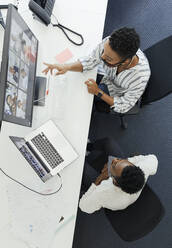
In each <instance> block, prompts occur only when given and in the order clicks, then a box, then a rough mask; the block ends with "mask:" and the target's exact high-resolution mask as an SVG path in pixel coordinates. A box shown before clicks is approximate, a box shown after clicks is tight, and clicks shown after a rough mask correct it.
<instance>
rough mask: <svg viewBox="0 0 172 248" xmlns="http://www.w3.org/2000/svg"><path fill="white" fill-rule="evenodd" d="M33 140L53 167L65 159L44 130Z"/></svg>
mask: <svg viewBox="0 0 172 248" xmlns="http://www.w3.org/2000/svg"><path fill="white" fill-rule="evenodd" d="M31 141H32V143H33V144H34V145H35V147H36V148H37V149H38V151H39V152H40V153H41V155H42V156H43V157H44V159H45V160H46V161H47V163H48V164H49V165H50V167H51V168H52V169H54V168H55V167H56V166H58V165H59V164H61V163H62V162H63V161H64V159H63V158H62V157H61V156H60V154H59V153H58V152H57V150H56V149H55V148H54V146H53V145H52V144H51V143H50V141H49V140H48V139H47V137H46V136H45V134H44V133H43V132H41V133H40V134H38V135H37V136H35V137H34V138H32V139H31Z"/></svg>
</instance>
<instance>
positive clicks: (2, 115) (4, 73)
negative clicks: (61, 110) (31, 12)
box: [0, 5, 38, 126]
mask: <svg viewBox="0 0 172 248" xmlns="http://www.w3.org/2000/svg"><path fill="white" fill-rule="evenodd" d="M37 51H38V40H37V38H36V37H35V35H34V34H33V33H32V31H31V30H30V29H29V27H28V25H27V24H26V23H25V21H24V20H23V18H22V17H21V16H20V14H19V13H18V11H17V10H16V8H15V7H14V6H13V5H9V6H8V13H7V18H6V26H5V35H4V43H3V52H2V62H1V73H0V121H2V120H4V121H8V122H12V123H15V124H20V125H23V126H31V125H32V112H33V102H34V89H35V79H36V77H35V75H36V65H37Z"/></svg>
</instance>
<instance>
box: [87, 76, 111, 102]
mask: <svg viewBox="0 0 172 248" xmlns="http://www.w3.org/2000/svg"><path fill="white" fill-rule="evenodd" d="M85 84H86V85H87V89H88V92H89V93H91V94H93V95H96V96H97V95H98V93H99V92H100V93H102V96H101V99H102V100H103V101H104V102H106V103H107V104H109V105H110V106H113V105H114V98H113V97H111V96H109V95H107V94H106V93H105V92H103V91H102V90H101V89H99V87H98V85H97V83H96V81H95V80H94V79H88V80H87V81H86V82H85Z"/></svg>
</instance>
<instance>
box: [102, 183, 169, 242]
mask: <svg viewBox="0 0 172 248" xmlns="http://www.w3.org/2000/svg"><path fill="white" fill-rule="evenodd" d="M164 213H165V210H164V207H163V206H162V204H161V202H160V200H159V198H158V197H157V195H156V194H155V193H154V192H153V191H152V190H151V188H150V187H149V186H148V185H147V184H146V185H145V187H144V189H143V190H142V193H141V195H140V196H139V198H138V199H137V201H136V202H134V203H133V204H132V205H130V206H128V207H127V208H126V209H124V210H118V211H111V210H109V209H105V215H106V217H107V218H108V220H109V222H110V223H111V225H112V227H113V229H114V231H115V232H117V233H118V235H119V236H120V237H121V239H123V240H124V241H135V240H137V239H140V238H142V237H143V236H145V235H146V234H148V233H149V232H151V231H152V230H153V229H154V228H155V227H156V226H157V225H158V223H159V222H160V221H161V219H162V217H163V216H164Z"/></svg>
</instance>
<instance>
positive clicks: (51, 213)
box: [7, 182, 69, 248]
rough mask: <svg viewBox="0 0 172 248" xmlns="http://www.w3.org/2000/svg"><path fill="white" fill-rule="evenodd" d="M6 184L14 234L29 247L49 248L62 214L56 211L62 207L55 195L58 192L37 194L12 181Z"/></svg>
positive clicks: (61, 202)
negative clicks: (47, 194) (49, 194)
mask: <svg viewBox="0 0 172 248" xmlns="http://www.w3.org/2000/svg"><path fill="white" fill-rule="evenodd" d="M7 187H8V199H9V208H10V215H11V222H12V225H11V231H12V233H13V234H14V236H15V237H16V238H19V239H20V240H22V241H24V242H26V243H27V245H28V247H30V248H31V247H32V248H50V247H51V244H52V241H53V240H54V237H55V235H56V234H57V230H58V229H59V225H60V226H61V223H60V224H59V220H60V218H61V216H62V213H64V211H59V205H57V204H60V205H61V206H62V207H64V203H63V201H60V202H59V200H58V196H59V195H58V194H61V193H60V192H59V193H58V194H55V195H53V196H39V195H37V194H34V193H32V192H30V191H28V190H27V189H24V188H23V187H21V186H20V185H17V184H14V183H13V182H12V183H9V184H8V186H7ZM33 187H34V186H33ZM33 187H32V188H33ZM60 198H61V197H60ZM68 205H69V204H68ZM64 214H65V213H64Z"/></svg>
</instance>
